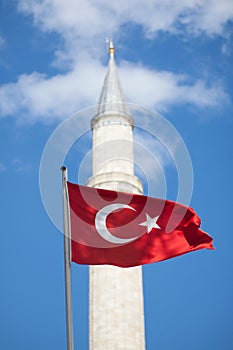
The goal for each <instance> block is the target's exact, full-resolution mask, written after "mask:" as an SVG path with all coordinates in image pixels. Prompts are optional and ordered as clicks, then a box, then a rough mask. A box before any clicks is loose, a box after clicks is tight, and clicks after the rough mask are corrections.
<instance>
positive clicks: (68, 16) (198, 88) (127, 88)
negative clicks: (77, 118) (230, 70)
mask: <svg viewBox="0 0 233 350" xmlns="http://www.w3.org/2000/svg"><path fill="white" fill-rule="evenodd" d="M18 6H19V9H20V11H22V12H23V13H26V14H29V15H31V16H32V17H33V20H34V23H35V24H36V25H37V26H38V27H39V28H40V29H41V30H43V31H46V32H51V31H53V32H56V33H58V34H59V35H61V36H62V38H63V39H64V46H63V47H61V48H60V49H59V50H58V51H57V52H55V55H54V57H55V58H54V62H53V64H56V66H57V67H61V66H62V68H63V73H60V74H57V75H54V76H52V77H49V76H47V75H46V74H42V73H39V72H33V73H31V74H22V75H20V76H19V77H18V80H17V82H16V83H9V84H5V85H3V86H2V87H1V88H0V115H1V116H3V117H4V116H11V115H16V116H17V117H18V118H19V119H20V120H22V119H24V120H26V121H27V122H34V121H35V120H37V119H43V121H44V122H46V121H51V120H54V119H64V118H66V117H67V115H69V114H71V113H74V112H76V111H78V110H80V109H82V108H84V107H88V106H90V105H93V104H95V103H96V102H97V99H98V95H99V93H100V90H101V85H102V83H103V78H104V74H105V72H106V67H104V66H103V64H102V63H101V60H100V56H101V55H100V53H103V51H104V50H101V49H100V48H99V45H100V44H99V43H100V42H103V36H104V35H106V34H109V33H112V34H113V35H114V36H115V37H118V36H119V34H120V33H121V30H122V28H123V26H124V25H125V24H129V23H133V24H137V25H141V26H142V28H143V30H144V33H145V34H146V35H147V36H148V37H151V36H154V35H156V33H157V32H158V31H160V30H163V31H167V32H171V33H177V32H179V30H180V29H181V28H180V26H182V31H183V32H184V31H185V30H186V32H187V33H192V34H194V35H198V34H199V33H201V32H203V31H204V32H205V33H206V34H207V35H214V34H218V35H225V34H224V28H225V25H226V23H227V22H228V21H230V20H231V19H232V18H233V2H232V1H231V0H222V1H221V2H218V1H216V0H208V1H204V2H203V1H202V0H189V1H187V0H179V1H178V0H163V1H159V0H144V1H141V0H128V1H123V0H119V1H117V2H112V1H106V0H96V1H94V2H93V1H91V0H79V1H76V0H68V1H64V0H41V1H37V0H20V1H19V3H18ZM99 38H101V40H99ZM90 43H92V45H90ZM64 69H66V72H65V73H64ZM119 72H120V76H121V81H122V85H123V90H124V92H125V94H126V96H127V100H129V101H130V102H133V103H139V104H142V105H145V106H147V107H150V108H156V109H159V110H163V109H164V108H165V106H166V107H167V106H169V105H172V104H177V103H190V104H194V105H195V106H198V107H215V106H218V105H221V104H222V103H224V102H226V101H227V99H228V96H227V94H226V93H225V92H224V89H223V87H222V86H221V84H219V83H213V84H212V85H207V84H206V82H205V81H204V80H198V81H191V83H190V80H191V79H190V77H188V76H187V75H180V74H175V73H173V72H169V71H156V70H152V69H149V68H147V67H144V66H142V65H140V64H133V63H127V62H123V63H121V64H120V65H119Z"/></svg>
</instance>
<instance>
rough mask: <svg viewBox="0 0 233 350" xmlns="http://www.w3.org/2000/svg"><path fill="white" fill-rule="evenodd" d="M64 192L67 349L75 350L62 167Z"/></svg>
mask: <svg viewBox="0 0 233 350" xmlns="http://www.w3.org/2000/svg"><path fill="white" fill-rule="evenodd" d="M61 171H62V193H63V223H64V224H63V225H64V263H65V291H66V337H67V350H74V338H73V320H72V289H71V245H70V216H69V201H68V190H67V179H68V177H67V169H66V167H64V166H62V167H61Z"/></svg>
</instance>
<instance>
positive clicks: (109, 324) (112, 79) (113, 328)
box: [87, 41, 145, 350]
mask: <svg viewBox="0 0 233 350" xmlns="http://www.w3.org/2000/svg"><path fill="white" fill-rule="evenodd" d="M109 53H110V59H109V65H108V71H107V74H106V77H105V81H104V86H103V89H102V92H101V96H100V100H99V105H98V110H97V113H96V115H95V116H94V117H93V119H92V130H93V177H91V178H90V179H89V181H88V184H87V185H88V186H92V187H98V188H105V189H111V190H118V191H124V192H134V193H142V192H143V188H142V184H141V182H140V181H139V179H138V178H137V177H136V176H135V175H134V156H133V120H132V118H131V116H130V114H129V111H128V108H127V106H126V104H125V102H124V98H123V94H122V90H121V86H120V82H119V78H118V74H117V68H116V65H115V61H114V47H113V43H112V41H110V46H109ZM89 288H90V297H89V303H90V304H89V344H90V347H89V350H144V349H145V334H144V307H143V289H142V269H141V267H133V268H126V269H123V268H119V267H115V266H109V265H105V266H91V267H90V287H89Z"/></svg>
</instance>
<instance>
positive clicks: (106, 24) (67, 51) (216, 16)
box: [18, 0, 233, 67]
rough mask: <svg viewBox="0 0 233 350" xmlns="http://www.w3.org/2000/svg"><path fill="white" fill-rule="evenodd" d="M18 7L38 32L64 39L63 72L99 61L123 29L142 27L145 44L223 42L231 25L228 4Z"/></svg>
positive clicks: (53, 1)
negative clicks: (85, 57)
mask: <svg viewBox="0 0 233 350" xmlns="http://www.w3.org/2000/svg"><path fill="white" fill-rule="evenodd" d="M18 6H19V10H20V11H22V12H23V13H26V14H29V15H31V16H32V18H33V20H34V23H35V25H37V26H38V27H39V28H40V29H41V30H43V31H46V32H56V33H58V34H59V35H60V36H61V37H62V38H63V40H64V47H63V48H62V49H60V50H58V52H57V53H56V64H57V65H58V66H59V65H61V62H62V64H63V67H64V63H66V64H67V63H68V62H69V63H71V62H73V63H74V62H76V58H77V56H78V55H80V53H81V52H84V51H85V52H89V53H90V54H92V56H93V54H95V56H100V52H101V53H103V50H100V45H101V44H100V43H101V42H103V38H104V37H105V36H108V35H112V36H113V37H114V38H119V36H120V35H124V33H123V34H122V31H124V28H125V27H124V26H125V25H126V24H127V25H129V24H133V25H139V26H141V28H142V30H143V31H144V34H145V35H146V36H147V38H153V37H154V36H155V35H156V34H158V32H159V31H164V32H168V33H172V34H180V33H182V35H185V33H186V34H187V35H190V34H191V35H194V36H196V35H199V34H202V33H205V34H206V35H209V36H213V35H220V36H226V35H227V32H226V25H227V23H229V22H230V21H232V20H233V2H232V0H221V1H219V0H205V1H203V0H163V1H161V0H144V1H141V0H127V1H125V0H118V1H109V0H95V1H93V0H79V1H77V0H67V1H64V0H41V1H37V0H19V5H18ZM90 43H91V45H90Z"/></svg>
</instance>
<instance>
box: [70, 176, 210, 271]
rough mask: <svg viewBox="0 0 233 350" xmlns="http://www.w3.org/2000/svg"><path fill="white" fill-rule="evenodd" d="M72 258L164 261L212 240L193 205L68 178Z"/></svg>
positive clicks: (119, 263) (111, 262) (85, 261)
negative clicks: (70, 180) (110, 188)
mask: <svg viewBox="0 0 233 350" xmlns="http://www.w3.org/2000/svg"><path fill="white" fill-rule="evenodd" d="M68 193H69V206H70V222H71V238H72V261H73V262H76V263H78V264H89V265H101V264H109V265H116V266H120V267H131V266H137V265H143V264H148V263H152V262H158V261H161V260H165V259H170V258H172V257H175V256H179V255H182V254H185V253H188V252H191V251H194V250H198V249H202V248H208V249H214V248H213V246H212V240H213V239H212V238H211V237H210V236H209V235H208V234H207V233H205V232H203V231H201V230H200V229H199V226H200V218H199V217H198V216H197V214H196V213H195V212H194V210H193V209H192V208H189V207H186V206H184V205H182V204H179V203H175V202H171V201H168V200H162V199H156V198H151V197H146V196H142V195H138V194H129V193H123V192H116V191H109V190H103V189H96V188H91V187H86V186H79V185H75V184H72V183H70V182H68Z"/></svg>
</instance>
